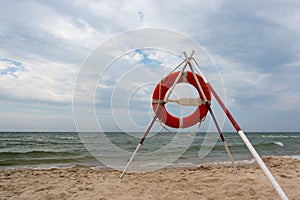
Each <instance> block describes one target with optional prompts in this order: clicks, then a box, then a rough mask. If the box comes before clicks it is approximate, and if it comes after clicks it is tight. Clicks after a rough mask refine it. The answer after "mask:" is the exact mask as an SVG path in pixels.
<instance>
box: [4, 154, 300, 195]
mask: <svg viewBox="0 0 300 200" xmlns="http://www.w3.org/2000/svg"><path fill="white" fill-rule="evenodd" d="M263 160H264V162H265V164H266V165H267V166H268V168H269V169H270V171H271V172H272V174H273V175H274V177H275V179H276V180H277V181H278V183H279V184H280V186H281V187H282V189H283V190H284V191H285V193H286V194H287V196H288V197H289V199H297V198H299V197H300V186H299V183H300V160H297V159H292V158H283V157H270V156H268V157H263ZM238 169H239V172H238V173H237V174H234V173H233V168H232V167H231V166H230V165H228V166H221V165H201V166H199V167H192V168H189V167H187V168H165V169H160V170H157V171H152V172H140V173H126V174H125V176H124V178H123V179H119V176H120V174H121V172H120V171H116V170H113V169H107V168H106V169H91V168H85V167H73V168H53V169H28V168H27V169H6V170H0V180H1V181H0V199H2V198H3V199H78V200H81V199H82V200H83V199H101V200H108V199H220V200H221V199H222V200H223V199H280V198H279V196H278V195H277V193H276V192H275V190H274V189H273V187H272V185H271V183H270V182H269V180H268V179H267V177H266V176H265V175H264V174H263V171H262V170H261V169H260V168H259V167H258V165H257V164H256V163H251V164H243V165H240V164H238Z"/></svg>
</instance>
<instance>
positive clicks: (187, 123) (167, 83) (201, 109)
mask: <svg viewBox="0 0 300 200" xmlns="http://www.w3.org/2000/svg"><path fill="white" fill-rule="evenodd" d="M179 73H181V72H180V71H178V72H173V73H171V74H169V75H168V76H167V77H165V78H164V79H163V80H161V81H160V82H159V83H158V84H157V85H156V87H155V89H154V92H153V95H152V108H153V110H154V112H156V113H155V114H156V115H157V117H158V119H159V120H160V121H161V122H163V123H164V124H166V125H167V126H169V127H173V128H187V127H191V126H193V125H195V124H197V123H198V122H199V121H201V120H202V119H203V118H204V117H205V116H206V114H207V112H208V108H207V105H205V104H202V105H200V106H198V107H197V109H196V110H195V111H194V112H193V113H192V114H191V115H189V116H186V117H183V118H179V117H176V116H173V115H171V114H170V113H169V112H168V111H167V110H166V108H165V104H166V102H164V97H165V95H166V93H167V92H168V90H169V89H170V88H171V87H172V85H173V84H174V82H175V80H176V78H177V76H178V74H179ZM196 77H197V79H198V81H199V83H200V85H201V87H202V90H203V92H204V94H205V96H206V98H207V100H208V101H209V102H210V100H211V96H210V92H209V89H208V87H207V85H206V83H205V82H204V81H203V79H202V77H201V76H200V75H198V74H196ZM178 83H189V84H191V85H192V86H194V87H195V88H196V90H197V91H198V93H199V97H200V99H202V100H203V99H204V98H203V96H202V95H201V92H200V89H199V88H198V86H197V82H196V80H195V78H194V76H193V73H192V72H190V71H185V72H183V74H181V76H180V78H179V81H178Z"/></svg>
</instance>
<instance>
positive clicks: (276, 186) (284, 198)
mask: <svg viewBox="0 0 300 200" xmlns="http://www.w3.org/2000/svg"><path fill="white" fill-rule="evenodd" d="M193 61H194V62H195V63H196V67H197V69H198V71H199V73H200V74H201V76H202V78H203V80H204V82H205V83H206V84H207V86H208V88H209V90H210V91H211V93H212V94H213V96H214V97H215V98H216V100H217V102H218V103H219V105H220V106H221V108H222V109H223V111H224V112H225V114H226V116H227V117H228V119H229V121H230V122H231V124H232V125H233V126H234V128H235V129H236V131H237V133H238V134H239V135H240V137H241V138H242V140H243V142H244V143H245V145H246V146H247V148H248V149H249V151H250V153H251V154H252V156H253V157H254V159H255V160H256V162H257V164H258V165H259V166H260V168H261V169H262V170H263V172H264V173H265V175H266V176H267V178H268V179H269V181H270V182H271V183H272V185H273V187H274V189H275V190H276V192H277V193H278V195H279V196H280V198H281V199H282V200H288V197H287V196H286V194H285V193H284V191H283V190H282V188H281V187H280V185H279V184H278V182H277V181H276V179H275V178H274V177H273V175H272V173H271V172H270V170H269V169H268V168H267V166H266V165H265V163H264V162H263V160H262V159H261V157H260V156H259V155H258V153H257V152H256V150H255V149H254V147H253V146H252V144H251V143H250V141H249V140H248V138H247V137H246V135H245V133H244V131H243V130H242V129H241V128H240V126H239V125H238V123H237V122H236V121H235V119H234V118H233V116H232V115H231V113H230V112H229V110H228V109H227V107H226V106H225V104H224V103H223V101H222V100H221V98H220V97H219V95H218V94H217V92H216V91H215V90H214V89H213V87H212V86H211V85H210V83H209V82H208V81H207V79H206V78H205V77H204V75H203V73H202V72H201V69H200V67H199V66H198V64H197V62H196V61H195V59H193Z"/></svg>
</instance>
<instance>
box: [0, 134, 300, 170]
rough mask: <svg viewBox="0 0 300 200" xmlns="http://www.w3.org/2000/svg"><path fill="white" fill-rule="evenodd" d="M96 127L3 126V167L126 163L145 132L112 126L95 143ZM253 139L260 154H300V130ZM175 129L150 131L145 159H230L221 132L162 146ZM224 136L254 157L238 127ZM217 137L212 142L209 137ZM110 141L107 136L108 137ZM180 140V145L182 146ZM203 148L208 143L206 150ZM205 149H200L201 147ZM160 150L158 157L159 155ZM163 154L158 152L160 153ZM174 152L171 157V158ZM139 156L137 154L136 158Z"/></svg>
mask: <svg viewBox="0 0 300 200" xmlns="http://www.w3.org/2000/svg"><path fill="white" fill-rule="evenodd" d="M85 135H86V136H89V135H93V137H95V136H97V133H80V134H78V133H77V132H0V170H6V169H20V168H34V169H49V168H69V167H76V166H80V167H88V168H110V167H112V166H110V165H109V164H111V163H114V166H113V167H112V168H114V167H116V169H122V168H124V167H125V164H126V163H127V161H128V160H129V158H130V155H131V153H132V152H134V150H135V149H136V146H137V145H138V143H139V141H140V138H141V137H142V136H143V133H133V134H128V133H122V132H109V133H101V135H102V136H105V137H106V139H107V141H110V142H103V141H102V142H101V144H100V143H99V144H97V142H96V140H95V141H93V140H91V141H90V142H89V140H85V139H83V138H84V136H85ZM246 135H247V137H248V139H249V141H250V142H251V144H252V145H253V147H254V148H255V149H256V151H257V152H258V153H259V155H261V156H281V157H287V158H295V159H300V132H275V133H274V132H255V133H251V132H249V133H246ZM174 137H178V136H174V135H173V134H170V133H165V132H160V133H157V134H152V135H150V136H149V138H147V139H146V140H145V142H144V144H143V145H142V146H141V148H140V151H139V152H138V153H137V154H140V155H142V156H143V157H144V160H143V165H140V166H139V167H140V168H143V167H145V166H149V165H152V166H155V165H160V166H162V165H161V162H164V161H166V162H168V163H167V164H166V162H164V164H165V165H164V166H167V167H196V166H199V165H201V164H205V163H214V164H226V163H230V162H229V161H230V160H229V158H228V155H227V153H226V151H225V148H224V144H223V143H222V141H221V140H220V139H219V138H218V135H217V134H211V135H210V133H201V132H200V133H196V134H195V135H189V134H181V135H180V137H178V138H177V140H178V141H180V140H181V138H182V140H186V139H187V138H188V140H189V141H190V142H189V143H188V146H187V147H185V149H183V150H182V149H181V150H180V152H181V153H178V152H177V149H176V148H177V146H176V144H175V145H174V144H173V145H172V148H171V149H169V150H167V151H163V153H156V154H151V152H155V151H156V152H159V151H158V150H159V149H163V148H165V147H166V146H167V145H168V144H169V143H171V142H172V140H173V139H174ZM224 137H225V140H226V143H227V145H228V146H229V149H230V152H231V154H232V156H233V158H234V160H236V161H237V162H240V163H248V162H254V160H253V158H252V156H251V154H250V152H249V151H248V149H247V147H246V146H245V144H244V143H243V141H242V140H241V138H240V137H239V135H238V134H237V133H224ZM208 138H210V139H213V141H215V142H213V143H206V142H205V141H207V139H208ZM105 141H106V140H105ZM90 143H91V144H93V145H94V146H96V147H97V151H93V149H91V144H90ZM112 144H114V145H116V146H118V149H121V150H122V151H124V152H128V154H124V155H122V156H119V155H118V152H117V151H115V152H114V153H112V152H111V149H112V148H111V145H112ZM179 148H182V145H179V146H178V149H179ZM203 149H209V151H206V152H204V154H203ZM200 151H202V154H201V153H199V152H200ZM97 152H98V153H99V154H100V155H106V154H107V155H108V156H107V157H109V164H107V162H106V161H107V160H102V158H101V156H97ZM155 156H156V157H155ZM157 157H159V158H157ZM168 158H172V159H168ZM133 162H135V160H133Z"/></svg>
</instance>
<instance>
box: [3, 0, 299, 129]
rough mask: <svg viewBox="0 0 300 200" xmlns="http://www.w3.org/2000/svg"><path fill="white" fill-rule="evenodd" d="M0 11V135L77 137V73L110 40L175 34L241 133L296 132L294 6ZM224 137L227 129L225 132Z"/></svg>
mask: <svg viewBox="0 0 300 200" xmlns="http://www.w3.org/2000/svg"><path fill="white" fill-rule="evenodd" d="M0 2H1V8H0V113H1V114H0V130H1V131H6V130H16V131H18V130H19V131H20V130H26V131H30V130H37V131H38V130H59V131H65V130H75V124H74V121H73V113H72V96H73V86H74V82H75V80H76V76H77V74H78V72H79V71H80V68H81V65H82V63H84V61H85V59H86V58H87V57H88V56H89V55H90V53H91V52H92V51H93V50H94V49H95V48H97V47H98V46H99V45H101V43H103V42H105V41H106V40H108V39H109V38H112V37H114V36H115V35H117V34H119V33H121V32H125V31H128V30H132V29H136V28H143V27H158V28H163V29H169V30H174V31H177V32H181V33H183V34H185V35H188V36H189V37H191V38H193V39H194V40H195V41H197V42H198V43H200V44H201V45H203V46H204V47H205V48H206V50H207V52H208V53H209V54H210V56H211V57H212V58H213V59H214V61H215V62H216V65H217V68H218V70H219V71H220V73H221V76H222V78H223V81H224V87H225V89H226V96H227V104H228V107H229V109H230V110H231V111H232V113H233V115H234V116H235V117H236V118H237V121H238V122H239V123H240V125H241V127H243V129H244V130H245V131H246V132H247V131H299V130H300V123H299V122H300V117H299V116H300V106H299V101H300V84H299V80H300V37H299V35H300V26H299V22H300V13H299V10H300V2H298V1H288V0H277V1H269V0H265V1H238V0H235V1H234V0H232V1H231V0H224V1H222V0H216V1H198V0H186V1H172V3H170V2H167V1H156V0H153V1H137V0H133V1H120V3H118V2H116V1H101V0H100V1H95V0H93V1H79V0H72V1H58V0H51V1H47V0H43V1H30V0H24V1H17V0H11V1H4V0H0ZM135 53H136V54H134V55H133V54H132V55H129V57H130V59H131V60H135V61H140V60H141V58H143V59H144V64H145V62H146V64H147V62H149V61H150V60H151V62H154V61H155V59H158V57H159V56H157V55H156V56H153V55H152V57H151V52H148V54H145V52H135ZM146 53H147V52H146ZM125 57H126V56H125ZM148 64H149V63H148ZM156 64H157V63H156ZM106 78H107V81H111V82H112V83H113V82H114V80H112V79H109V76H108V77H106ZM102 86H103V85H102ZM103 87H105V85H104V86H103ZM149 89H151V87H150V86H149ZM152 89H153V88H152ZM144 93H145V92H144ZM146 93H147V92H146ZM146 93H145V96H142V97H141V99H142V98H147V96H146V95H149V94H146ZM141 94H142V93H141ZM108 95H109V94H108ZM110 95H111V94H110ZM150 96H151V94H150ZM107 98H109V97H107V96H104V95H102V96H101V97H99V99H107ZM99 102H101V101H99ZM103 106H104V107H105V105H102V107H103ZM109 106H111V105H109ZM116 109H117V108H116ZM120 109H121V108H120ZM136 109H140V110H138V111H140V112H141V113H145V114H146V115H147V116H148V115H149V108H147V109H146V111H145V108H143V107H138V106H137V108H136ZM98 112H99V113H100V114H99V113H97V114H98V117H99V119H98V120H100V121H101V120H104V121H105V120H107V119H105V117H104V118H101V110H98ZM103 112H104V111H103ZM146 119H147V120H148V119H149V118H146ZM144 123H147V122H146V121H145V122H144ZM107 124H108V125H107V127H106V128H107V129H106V130H115V128H116V127H115V126H114V124H113V123H112V124H110V123H109V122H107ZM224 130H226V131H231V130H233V129H232V128H231V127H230V125H229V123H228V122H227V123H226V124H225V128H224Z"/></svg>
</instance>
